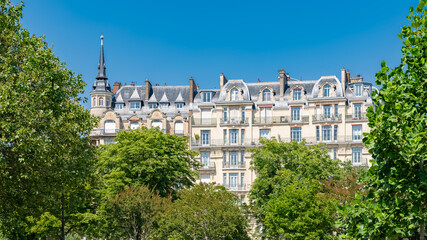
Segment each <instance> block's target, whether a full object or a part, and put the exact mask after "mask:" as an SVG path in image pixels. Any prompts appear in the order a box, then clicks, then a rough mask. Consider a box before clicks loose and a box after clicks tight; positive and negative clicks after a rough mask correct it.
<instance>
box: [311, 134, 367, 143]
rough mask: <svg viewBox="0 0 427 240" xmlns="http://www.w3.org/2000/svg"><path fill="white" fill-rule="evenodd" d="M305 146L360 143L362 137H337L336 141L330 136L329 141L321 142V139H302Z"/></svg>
mask: <svg viewBox="0 0 427 240" xmlns="http://www.w3.org/2000/svg"><path fill="white" fill-rule="evenodd" d="M304 139H305V141H306V143H307V144H318V143H326V144H338V143H362V139H363V136H361V137H360V139H358V138H356V137H355V136H338V137H337V138H336V139H335V138H334V136H331V138H330V140H323V139H322V137H320V138H317V137H308V138H304Z"/></svg>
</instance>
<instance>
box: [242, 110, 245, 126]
mask: <svg viewBox="0 0 427 240" xmlns="http://www.w3.org/2000/svg"><path fill="white" fill-rule="evenodd" d="M244 122H245V108H242V123H244Z"/></svg>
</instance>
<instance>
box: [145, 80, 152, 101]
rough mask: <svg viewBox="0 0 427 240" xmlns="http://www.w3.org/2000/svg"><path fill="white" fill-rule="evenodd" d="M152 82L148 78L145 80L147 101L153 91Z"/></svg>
mask: <svg viewBox="0 0 427 240" xmlns="http://www.w3.org/2000/svg"><path fill="white" fill-rule="evenodd" d="M151 87H152V86H151V83H150V81H148V78H147V79H146V80H145V101H148V99H150V94H151V92H152V90H151Z"/></svg>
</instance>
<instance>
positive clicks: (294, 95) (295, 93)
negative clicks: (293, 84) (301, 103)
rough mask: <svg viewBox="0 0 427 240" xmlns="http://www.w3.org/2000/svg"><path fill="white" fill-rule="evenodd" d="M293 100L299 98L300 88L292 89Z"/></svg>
mask: <svg viewBox="0 0 427 240" xmlns="http://www.w3.org/2000/svg"><path fill="white" fill-rule="evenodd" d="M293 100H295V101H297V100H301V89H294V94H293Z"/></svg>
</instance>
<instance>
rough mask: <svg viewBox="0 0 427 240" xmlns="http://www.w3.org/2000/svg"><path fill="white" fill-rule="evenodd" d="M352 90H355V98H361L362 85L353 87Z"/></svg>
mask: <svg viewBox="0 0 427 240" xmlns="http://www.w3.org/2000/svg"><path fill="white" fill-rule="evenodd" d="M354 89H355V95H356V97H360V96H362V85H361V84H357V85H355V86H354Z"/></svg>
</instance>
